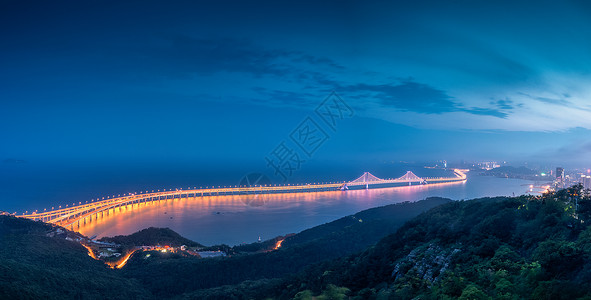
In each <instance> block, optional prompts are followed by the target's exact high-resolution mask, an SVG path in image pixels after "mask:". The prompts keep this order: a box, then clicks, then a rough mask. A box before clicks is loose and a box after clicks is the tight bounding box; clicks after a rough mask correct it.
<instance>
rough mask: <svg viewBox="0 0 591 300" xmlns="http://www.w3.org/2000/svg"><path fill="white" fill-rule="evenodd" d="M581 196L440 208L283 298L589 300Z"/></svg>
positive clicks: (285, 291)
mask: <svg viewBox="0 0 591 300" xmlns="http://www.w3.org/2000/svg"><path fill="white" fill-rule="evenodd" d="M580 190H581V189H580V186H578V187H575V188H569V189H568V190H562V191H559V192H557V193H550V194H546V195H544V196H543V197H531V196H523V197H517V198H492V199H478V200H471V201H459V202H452V203H449V204H445V205H442V206H439V207H437V208H434V209H432V210H430V211H429V212H427V213H424V214H422V215H420V216H418V217H417V218H415V219H413V220H412V221H410V222H408V223H406V224H405V225H404V226H403V227H402V228H400V230H399V231H398V232H397V233H396V234H393V235H390V236H388V237H386V238H384V239H383V240H382V241H381V242H379V243H378V244H377V245H376V246H374V247H371V248H369V249H367V250H366V251H364V252H363V253H361V254H359V255H353V256H350V257H348V258H346V259H341V260H338V261H335V262H331V263H326V264H323V265H318V266H315V267H314V269H311V270H308V272H306V273H302V274H300V275H299V276H298V277H297V278H292V279H291V280H290V281H287V282H285V283H283V284H282V285H280V286H278V287H277V291H278V292H277V294H275V296H276V297H282V298H291V297H294V296H296V298H309V296H311V295H314V294H320V293H321V292H324V293H325V292H326V291H331V293H334V292H335V288H337V287H340V290H338V291H339V292H338V293H340V294H341V295H344V294H348V295H349V296H353V297H354V298H359V299H377V298H380V299H382V298H394V299H413V298H415V299H451V298H459V299H490V298H495V299H524V298H531V299H577V298H583V297H584V298H590V297H591V227H589V226H587V224H588V223H589V222H591V218H590V217H591V215H590V212H591V209H590V208H591V200H589V196H588V195H583V196H581V195H580V194H579V193H580ZM577 204H578V205H577ZM577 206H578V207H577ZM260 296H261V297H262V296H263V295H260Z"/></svg>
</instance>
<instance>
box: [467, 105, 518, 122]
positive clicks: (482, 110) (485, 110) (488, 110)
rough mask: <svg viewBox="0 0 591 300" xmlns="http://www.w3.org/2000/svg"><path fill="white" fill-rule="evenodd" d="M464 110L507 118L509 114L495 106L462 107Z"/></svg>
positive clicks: (475, 113)
mask: <svg viewBox="0 0 591 300" xmlns="http://www.w3.org/2000/svg"><path fill="white" fill-rule="evenodd" d="M462 111H465V112H468V113H471V114H473V115H482V116H493V117H497V118H503V119H504V118H506V117H507V116H508V115H509V114H508V113H506V112H504V111H502V110H498V109H494V108H482V107H471V108H465V109H462Z"/></svg>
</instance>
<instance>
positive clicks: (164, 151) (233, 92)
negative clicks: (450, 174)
mask: <svg viewBox="0 0 591 300" xmlns="http://www.w3.org/2000/svg"><path fill="white" fill-rule="evenodd" d="M0 33H1V36H2V39H1V40H0V104H1V109H0V128H2V130H1V131H0V141H1V145H2V147H0V158H1V159H6V158H14V159H22V160H26V161H30V162H35V161H38V162H54V163H55V162H62V161H66V160H67V161H83V162H105V161H112V162H120V161H133V162H138V163H159V164H160V163H161V164H166V163H181V164H182V163H183V162H191V163H200V162H206V163H208V164H223V165H231V164H233V163H243V162H249V163H250V162H252V163H253V164H261V165H262V166H263V167H264V162H265V161H264V158H265V156H267V155H268V154H269V153H270V152H271V151H272V150H273V149H274V147H276V146H277V144H279V143H280V142H281V141H282V140H284V139H288V138H289V134H290V132H292V130H294V128H295V127H296V126H297V125H298V124H299V123H300V122H301V121H302V120H303V119H304V118H305V117H306V116H308V115H310V114H312V115H313V114H314V109H315V108H316V107H317V106H318V104H319V103H320V102H321V101H322V100H323V99H325V97H327V96H328V95H329V94H330V93H331V92H332V91H335V92H336V93H338V95H339V96H340V97H341V98H342V99H343V101H345V102H346V103H347V104H348V105H349V106H350V107H351V109H352V110H353V111H354V116H353V117H352V118H347V119H344V120H342V122H340V124H339V127H338V128H337V129H336V130H334V131H330V132H329V135H330V139H329V140H328V141H327V142H326V143H324V144H323V145H322V148H320V149H319V150H318V151H317V152H315V153H314V156H313V157H311V158H310V160H309V163H311V164H312V163H321V162H343V161H348V162H352V161H356V162H363V161H365V160H373V161H410V160H415V161H433V160H439V159H447V160H450V161H453V160H461V159H466V160H508V161H515V162H520V163H521V162H525V161H529V162H541V163H547V164H551V165H570V166H582V167H586V166H588V165H590V164H591V155H590V152H591V141H589V136H590V132H591V131H590V129H591V101H590V99H589V95H590V93H589V92H591V84H589V83H590V79H591V74H590V73H589V70H591V56H590V55H589V53H591V39H589V36H591V6H590V5H589V4H588V3H586V2H585V1H575V2H571V1H561V2H551V1H548V2H547V1H538V2H536V3H535V5H532V3H531V1H523V2H520V1H490V2H484V1H416V2H413V3H410V2H408V1H405V2H393V1H375V2H374V1H372V2H371V3H365V2H361V1H324V2H322V3H317V2H316V1H297V2H291V3H288V2H275V1H273V2H272V1H268V2H252V1H251V2H243V1H235V2H231V1H215V2H214V1H208V2H198V1H171V2H168V1H167V2H166V3H165V2H163V1H59V2H54V1H50V2H48V1H3V2H2V3H1V4H0Z"/></svg>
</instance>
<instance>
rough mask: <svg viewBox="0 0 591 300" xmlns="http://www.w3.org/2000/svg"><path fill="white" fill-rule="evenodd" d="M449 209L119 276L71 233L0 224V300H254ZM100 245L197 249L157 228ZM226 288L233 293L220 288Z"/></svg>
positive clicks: (140, 258)
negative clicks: (310, 268) (292, 277)
mask: <svg viewBox="0 0 591 300" xmlns="http://www.w3.org/2000/svg"><path fill="white" fill-rule="evenodd" d="M449 201H450V200H448V199H442V198H432V199H428V200H424V201H419V202H415V203H403V204H396V205H388V206H384V207H381V208H375V209H371V210H368V211H364V212H361V213H358V214H356V215H354V216H349V217H345V218H342V219H339V220H336V221H334V222H331V223H328V224H324V225H321V226H318V227H315V228H312V229H309V230H306V231H304V232H302V233H301V234H302V236H298V235H297V234H296V235H293V236H291V238H288V239H287V240H286V241H285V242H286V244H285V245H284V246H283V247H282V248H281V249H280V250H279V251H272V252H267V253H258V254H243V253H249V252H256V251H261V250H265V249H268V248H269V246H271V245H274V243H275V242H276V240H275V239H273V240H270V241H267V242H263V243H255V244H252V245H241V246H237V247H233V248H231V249H230V247H227V246H223V245H222V246H217V247H214V248H223V249H224V250H226V251H229V252H230V253H233V254H234V255H233V257H230V258H225V259H196V258H186V257H183V256H182V255H174V254H170V253H167V254H160V253H158V252H155V253H150V254H152V255H151V256H150V259H145V258H146V255H145V254H144V255H142V254H138V255H134V256H133V257H132V259H131V262H130V263H129V264H128V265H127V266H126V267H125V268H124V269H123V270H111V269H108V268H107V266H106V265H104V264H102V263H101V262H99V261H96V260H93V259H92V258H90V257H89V256H88V255H87V250H86V249H85V248H83V247H82V246H81V245H80V244H79V243H77V242H75V241H69V240H66V239H65V237H66V236H68V235H70V236H72V237H74V238H76V236H75V233H72V232H67V231H63V232H62V233H60V234H56V231H57V227H54V226H51V225H48V224H44V223H41V222H33V221H30V220H25V219H20V218H14V217H10V216H0V244H1V245H2V247H1V248H0V299H27V298H28V299H41V298H42V299H68V298H70V299H71V298H75V299H93V298H109V299H121V298H125V299H134V298H137V299H142V298H168V297H172V296H175V295H181V294H182V293H186V292H187V294H184V295H183V296H184V297H189V298H203V297H210V296H211V297H213V298H224V297H226V298H236V297H238V298H244V297H246V298H256V297H258V296H256V295H259V294H260V293H264V294H272V293H273V292H275V288H276V286H277V285H278V284H280V283H281V281H280V280H279V279H273V280H270V279H265V278H273V277H282V276H285V275H288V274H291V273H293V272H295V271H297V270H300V269H302V268H304V267H305V266H307V265H310V264H313V263H314V262H318V261H325V260H328V259H332V258H335V257H339V256H341V255H345V254H347V255H348V254H351V253H354V252H356V251H360V250H363V249H364V248H366V247H367V246H368V245H370V244H372V243H375V242H376V241H378V240H379V239H380V238H381V237H383V236H385V235H387V234H389V233H392V232H394V231H395V230H396V229H397V228H398V227H399V226H401V225H402V224H404V222H406V221H407V220H409V219H410V218H412V217H413V216H416V215H418V214H419V213H421V212H423V211H426V210H428V209H430V208H432V207H435V206H437V205H440V204H442V203H446V202H449ZM60 230H63V229H60ZM102 240H103V241H110V242H115V243H118V244H122V245H124V246H137V245H150V244H161V245H163V244H166V245H171V246H179V245H183V244H184V245H187V246H195V247H199V246H200V245H199V244H197V243H195V242H192V241H190V240H187V239H185V238H183V237H181V236H180V235H178V234H177V233H175V232H174V231H172V230H170V229H162V228H148V229H144V230H142V231H140V232H137V233H134V234H132V235H129V236H116V237H112V238H104V239H102ZM288 240H289V241H288ZM327 245H332V246H331V247H327ZM210 248H211V247H210ZM226 248H227V249H226ZM205 249H208V248H205ZM130 277H133V278H138V279H140V280H141V283H139V282H138V281H137V280H135V279H133V278H132V279H130ZM252 279H257V280H256V281H252ZM228 283H231V284H235V285H234V286H221V285H223V284H228ZM205 287H210V288H211V289H202V288H205Z"/></svg>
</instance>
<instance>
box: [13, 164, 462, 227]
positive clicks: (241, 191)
mask: <svg viewBox="0 0 591 300" xmlns="http://www.w3.org/2000/svg"><path fill="white" fill-rule="evenodd" d="M454 175H455V176H453V177H429V178H427V177H426V178H421V177H418V176H417V175H415V174H413V173H412V172H410V171H408V172H406V174H404V175H403V176H401V177H399V178H395V179H381V178H378V177H376V176H374V175H372V174H371V173H369V172H365V173H363V175H361V176H360V177H359V178H357V179H355V180H353V181H350V182H331V183H314V184H293V185H291V184H286V185H259V186H256V185H255V186H234V187H207V188H193V189H187V190H183V189H176V190H169V191H166V190H163V191H160V190H158V191H156V192H154V191H152V192H148V191H146V192H141V193H136V194H128V195H123V196H117V197H112V198H109V197H107V199H104V198H103V199H102V200H97V201H91V203H84V204H82V203H81V202H79V203H78V205H76V204H75V203H74V204H72V206H70V207H68V206H67V205H66V207H61V206H59V207H58V208H57V209H55V208H52V209H51V210H45V211H43V212H38V211H35V212H32V213H30V214H29V213H25V214H22V215H19V217H23V218H27V219H32V220H40V221H43V222H48V223H53V224H57V225H60V226H63V227H66V228H70V229H73V228H74V225H78V226H80V225H81V224H85V223H86V222H87V221H92V219H93V218H94V219H95V220H96V219H97V218H99V216H100V217H101V218H102V217H104V216H108V215H109V214H112V213H114V212H115V211H116V210H117V209H119V210H121V208H122V207H126V206H127V205H134V204H139V203H147V202H153V201H161V200H168V199H180V198H192V197H203V196H218V195H258V194H275V193H301V192H322V191H338V190H343V191H344V190H348V189H369V188H385V187H395V186H407V185H421V184H431V183H449V182H459V181H464V180H466V175H465V174H464V173H463V171H462V170H458V169H456V170H454Z"/></svg>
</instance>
